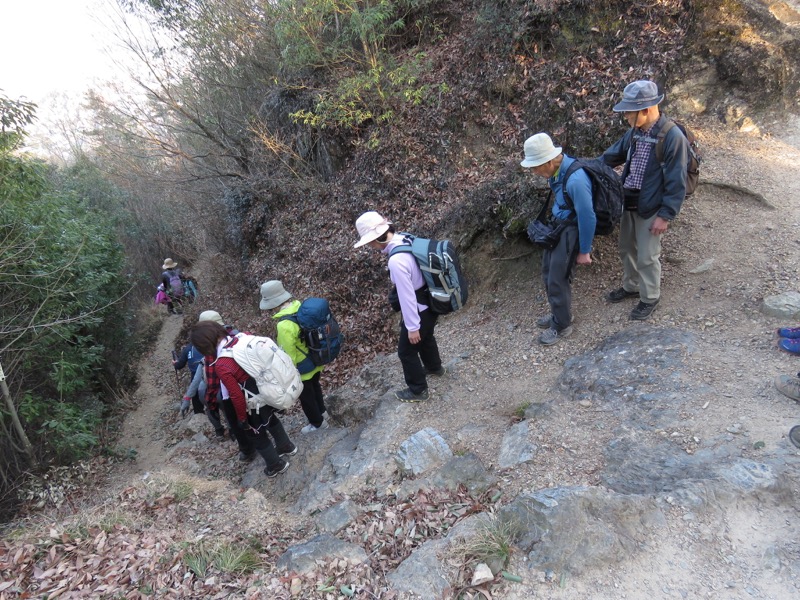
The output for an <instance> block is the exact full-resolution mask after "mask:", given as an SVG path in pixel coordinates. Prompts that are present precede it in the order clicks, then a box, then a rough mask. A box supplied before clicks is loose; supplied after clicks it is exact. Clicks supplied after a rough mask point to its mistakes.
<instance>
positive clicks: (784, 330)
mask: <svg viewBox="0 0 800 600" xmlns="http://www.w3.org/2000/svg"><path fill="white" fill-rule="evenodd" d="M778 336H779V337H782V338H789V339H790V340H798V339H800V327H781V328H780V329H778Z"/></svg>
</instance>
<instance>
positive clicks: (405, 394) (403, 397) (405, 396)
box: [394, 388, 428, 402]
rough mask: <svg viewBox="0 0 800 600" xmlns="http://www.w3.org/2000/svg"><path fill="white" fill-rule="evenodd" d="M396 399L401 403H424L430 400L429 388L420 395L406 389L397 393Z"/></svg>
mask: <svg viewBox="0 0 800 600" xmlns="http://www.w3.org/2000/svg"><path fill="white" fill-rule="evenodd" d="M394 397H395V398H397V399H398V400H400V402H422V401H424V400H427V399H428V388H425V389H424V390H422V391H421V392H420V393H419V394H415V393H414V392H412V391H411V389H410V388H406V389H404V390H400V391H399V392H395V393H394Z"/></svg>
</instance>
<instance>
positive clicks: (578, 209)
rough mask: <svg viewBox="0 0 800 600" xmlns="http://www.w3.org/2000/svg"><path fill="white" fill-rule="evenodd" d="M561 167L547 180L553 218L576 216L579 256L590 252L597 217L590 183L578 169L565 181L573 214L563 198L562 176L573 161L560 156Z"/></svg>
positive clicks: (567, 157) (586, 176)
mask: <svg viewBox="0 0 800 600" xmlns="http://www.w3.org/2000/svg"><path fill="white" fill-rule="evenodd" d="M562 157H563V158H562V160H561V166H560V167H559V169H558V171H556V172H555V174H554V175H553V176H552V177H551V178H550V179H548V181H547V182H548V183H549V184H550V189H551V190H553V198H554V200H553V216H554V217H555V218H556V219H560V220H562V221H566V220H568V219H571V218H573V216H576V215H577V223H578V249H579V252H580V253H581V254H589V252H591V251H592V240H593V239H594V228H595V226H596V225H597V216H596V215H595V214H594V205H593V204H592V181H591V179H589V176H588V175H587V174H586V171H584V170H583V169H578V170H577V171H575V172H574V173H572V174H571V175H570V176H569V179H568V180H567V194H569V197H570V199H571V200H572V204H573V206H574V207H575V210H574V212H573V211H572V209H570V207H569V203H568V202H567V200H566V199H565V198H564V176H565V175H566V173H567V169H569V167H570V165H571V164H572V163H574V162H575V159H574V158H572V157H570V156H567V155H566V154H562Z"/></svg>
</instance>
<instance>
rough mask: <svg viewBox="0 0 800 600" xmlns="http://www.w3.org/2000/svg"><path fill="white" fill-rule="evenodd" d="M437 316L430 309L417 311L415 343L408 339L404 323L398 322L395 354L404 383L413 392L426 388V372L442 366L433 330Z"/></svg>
mask: <svg viewBox="0 0 800 600" xmlns="http://www.w3.org/2000/svg"><path fill="white" fill-rule="evenodd" d="M438 317H439V315H437V314H436V313H434V312H433V311H432V310H431V309H427V310H423V311H422V312H421V313H419V320H420V327H419V335H420V340H419V343H417V344H412V343H411V342H409V341H408V329H406V324H405V323H404V322H403V321H401V322H400V340H399V341H398V343H397V356H399V357H400V362H401V363H402V365H403V377H404V378H405V380H406V385H407V386H408V388H409V389H410V390H411V391H412V392H414V393H415V394H419V393H421V392H423V391H425V390H426V389H428V379H427V377H426V372H430V371H438V370H439V369H441V368H442V359H441V358H440V357H439V346H438V345H437V344H436V338H435V337H434V334H433V330H434V328H435V327H436V319H437V318H438Z"/></svg>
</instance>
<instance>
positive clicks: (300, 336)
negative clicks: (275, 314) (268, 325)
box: [278, 313, 311, 359]
mask: <svg viewBox="0 0 800 600" xmlns="http://www.w3.org/2000/svg"><path fill="white" fill-rule="evenodd" d="M281 321H291V322H292V323H294V324H295V325H297V342H295V345H294V347H295V348H297V351H298V352H300V354H302V355H303V356H305V357H306V359H308V358H309V357H310V356H311V349H310V348H309V347H308V345H307V344H306V345H305V346H306V349H305V350H303V349H302V348H301V347H300V344H299V342H303V328H302V327H300V322H299V321H298V320H297V313H295V314H293V315H284V316H282V317H281V318H279V319H278V323H280V322H281Z"/></svg>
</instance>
